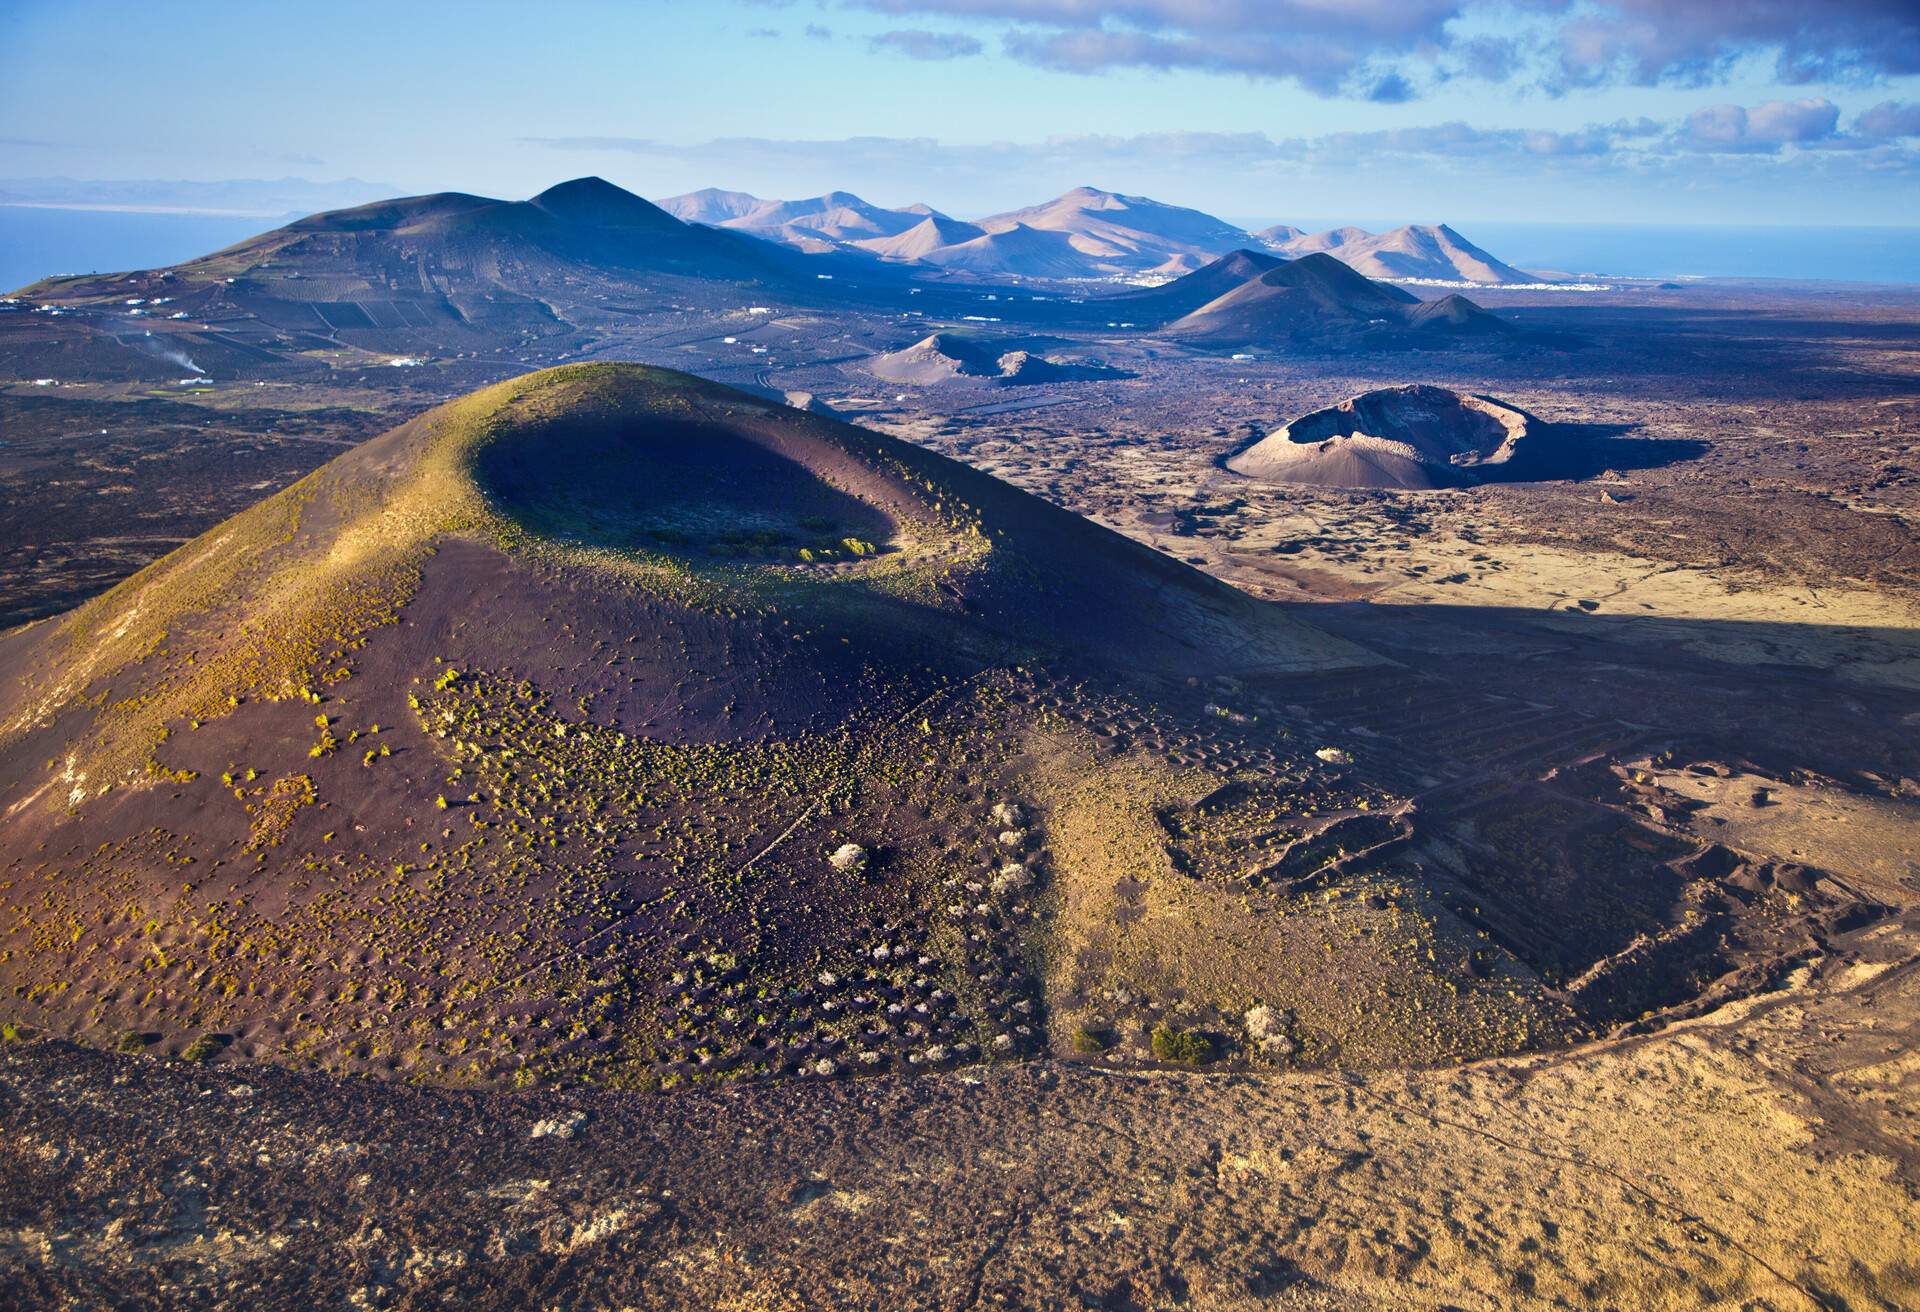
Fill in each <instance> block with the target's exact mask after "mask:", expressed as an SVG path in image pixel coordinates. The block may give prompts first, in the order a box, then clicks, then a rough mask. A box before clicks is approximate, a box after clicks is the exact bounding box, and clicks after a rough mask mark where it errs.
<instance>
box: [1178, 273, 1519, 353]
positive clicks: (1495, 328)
mask: <svg viewBox="0 0 1920 1312" xmlns="http://www.w3.org/2000/svg"><path fill="white" fill-rule="evenodd" d="M1202 272H1205V271H1204V270H1202ZM1195 276H1198V275H1195ZM1177 285H1178V284H1175V286H1177ZM1161 331H1162V332H1163V333H1164V334H1165V335H1166V336H1168V337H1174V338H1178V339H1180V340H1183V341H1187V342H1191V343H1194V344H1196V345H1203V346H1212V347H1229V346H1258V345H1267V344H1283V343H1288V342H1303V341H1313V340H1327V341H1341V340H1350V339H1353V338H1356V337H1361V338H1371V339H1375V340H1379V341H1383V342H1391V341H1396V340H1416V339H1419V338H1433V339H1444V338H1448V337H1456V336H1464V335H1481V334H1494V335H1497V334H1502V333H1505V332H1506V331H1507V329H1506V326H1505V325H1504V324H1502V323H1501V322H1500V320H1499V319H1497V318H1495V317H1494V316H1493V315H1491V314H1489V313H1487V312H1486V311H1485V310H1483V309H1481V308H1480V307H1479V306H1477V305H1475V304H1474V303H1473V302H1471V301H1469V300H1466V299H1465V298H1464V297H1460V296H1449V297H1447V298H1445V300H1442V301H1435V302H1433V303H1431V304H1423V303H1422V302H1421V301H1420V300H1419V299H1418V298H1416V297H1414V296H1412V295H1410V294H1408V293H1406V292H1403V291H1401V290H1400V289H1399V288H1397V287H1389V286H1387V285H1386V284H1384V283H1378V282H1374V281H1372V280H1371V279H1369V278H1366V277H1364V276H1362V275H1361V274H1358V273H1355V272H1354V271H1353V270H1352V269H1350V268H1348V267H1347V266H1346V265H1344V264H1342V263H1340V261H1338V260H1336V259H1334V258H1333V257H1332V256H1328V255H1308V256H1305V257H1303V258H1301V259H1298V260H1293V261H1290V262H1288V263H1285V264H1280V265H1278V266H1277V267H1273V268H1269V269H1267V270H1265V271H1264V272H1260V273H1257V274H1255V275H1254V276H1252V277H1249V278H1247V279H1246V280H1245V281H1243V282H1241V283H1240V284H1239V285H1238V286H1236V287H1234V288H1233V289H1232V290H1231V291H1228V292H1225V293H1223V294H1222V295H1220V296H1217V297H1215V298H1214V299H1213V300H1211V301H1208V302H1207V303H1206V304H1204V305H1202V306H1200V307H1199V308H1198V309H1196V310H1193V311H1192V312H1190V313H1188V314H1185V315H1183V316H1182V317H1180V318H1178V319H1176V320H1174V321H1173V322H1172V323H1170V324H1168V325H1167V326H1166V327H1165V328H1163V329H1162V330H1161Z"/></svg>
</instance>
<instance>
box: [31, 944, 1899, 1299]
mask: <svg viewBox="0 0 1920 1312" xmlns="http://www.w3.org/2000/svg"><path fill="white" fill-rule="evenodd" d="M1915 929H1916V927H1915V926H1912V925H1907V926H1898V925H1895V926H1890V927H1887V928H1884V929H1882V930H1880V931H1876V932H1874V933H1873V934H1872V935H1871V936H1870V938H1869V940H1868V941H1865V942H1861V943H1859V944H1856V945H1853V947H1854V951H1855V953H1856V954H1857V955H1858V957H1859V964H1855V965H1852V966H1850V967H1843V966H1840V965H1838V964H1831V965H1826V964H1823V965H1821V966H1818V967H1815V968H1810V969H1806V970H1802V971H1801V972H1799V973H1798V974H1796V975H1795V976H1793V977H1792V978H1791V979H1790V980H1788V981H1787V982H1786V984H1785V986H1784V987H1783V988H1782V989H1780V990H1778V991H1776V992H1773V993H1768V994H1763V995H1760V996H1758V997H1755V998H1752V999H1749V1000H1747V1001H1745V1002H1742V1003H1739V1004H1736V1005H1734V1006H1731V1007H1728V1008H1724V1009H1722V1010H1721V1011H1719V1012H1717V1013H1715V1014H1714V1015H1712V1016H1711V1017H1709V1018H1706V1019H1704V1020H1701V1021H1698V1022H1694V1023H1690V1024H1684V1025H1681V1026H1679V1027H1677V1028H1674V1029H1672V1030H1669V1031H1667V1032H1665V1033H1663V1034H1660V1035H1658V1036H1654V1037H1650V1038H1641V1039H1630V1040H1625V1041H1615V1042H1610V1043H1605V1044H1599V1045H1595V1046H1593V1047H1590V1048H1588V1049H1585V1050H1578V1051H1573V1052H1569V1053H1563V1054H1557V1055H1551V1056H1540V1057H1534V1058H1528V1059H1524V1060H1512V1061H1497V1062H1488V1063H1483V1064H1479V1065H1475V1066H1471V1067H1466V1068H1461V1069H1456V1070H1449V1071H1430V1072H1428V1071H1416V1072H1406V1073H1385V1074H1377V1075H1370V1076H1358V1075H1346V1074H1338V1073H1331V1074H1330V1073H1300V1074H1294V1075H1278V1076H1273V1077H1267V1078H1260V1077H1251V1076H1244V1075H1240V1076H1222V1077H1206V1076H1200V1075H1177V1074H1138V1073H1136V1074H1121V1073H1107V1072H1103V1071H1099V1070H1096V1069H1093V1068H1089V1067H1084V1066H1078V1065H1072V1064H1064V1065H1063V1064H1059V1063H1052V1062H1042V1063H1030V1064H1026V1065H1020V1066H1014V1067H999V1068H992V1069H988V1070H984V1071H974V1072H969V1073H955V1074H951V1075H943V1076H936V1077H925V1078H921V1079H918V1080H906V1079H883V1080H878V1081H870V1082H863V1083H860V1084H845V1083H837V1082H824V1081H823V1082H810V1083H805V1084H800V1085H788V1086H775V1087H763V1088H752V1089H747V1088H743V1089H738V1090H732V1091H727V1092H716V1093H688V1094H683V1095H677V1096H666V1097H662V1096H651V1097H649V1096H627V1097H621V1096H609V1095H602V1096H598V1097H593V1096H585V1095H574V1096H571V1097H569V1096H567V1095H546V1096H528V1097H505V1098H502V1097H493V1098H487V1097H482V1096H477V1095H464V1094H449V1093H444V1092H433V1091H415V1090H410V1089H406V1088H404V1087H399V1086H394V1085H376V1084H368V1083H366V1082H363V1081H362V1082H356V1081H333V1080H328V1079H325V1078H322V1077H316V1076H301V1075H295V1074H290V1073H288V1072H285V1071H282V1070H277V1069H273V1068H267V1067H253V1068H248V1067H225V1068H220V1069H218V1070H202V1069H198V1068H194V1067H192V1066H190V1065H187V1064H185V1063H178V1062H176V1063H171V1064H169V1063H163V1062H157V1061H153V1060H150V1059H147V1058H139V1057H131V1058H129V1057H119V1056H114V1055H108V1054H98V1053H90V1052H85V1051H82V1050H79V1049H74V1048H69V1047H66V1046H64V1045H55V1044H39V1045H20V1044H10V1045H8V1047H7V1049H6V1056H5V1059H4V1061H3V1062H0V1109H4V1119H5V1122H6V1125H7V1127H8V1133H7V1135H6V1139H5V1143H4V1147H3V1148H0V1153H4V1156H5V1158H6V1159H7V1160H6V1169H5V1171H4V1173H3V1174H4V1177H5V1180H6V1181H7V1183H6V1185H5V1186H4V1192H3V1193H0V1198H4V1207H3V1208H0V1288H3V1289H5V1290H7V1291H8V1297H9V1300H10V1301H11V1302H12V1304H13V1305H15V1306H127V1307H167V1306H185V1305H189V1304H191V1305H193V1306H201V1307H248V1308H264V1307H316V1306H325V1305H345V1306H355V1307H363V1308H385V1307H394V1308H399V1307H426V1306H462V1307H508V1306H534V1305H537V1306H567V1307H572V1308H581V1309H585V1308H602V1307H605V1308H612V1307H663V1306H699V1307H712V1308H815V1307H832V1308H887V1309H906V1308H944V1307H1018V1308H1087V1307H1100V1308H1163V1307H1164V1308H1171V1307H1185V1308H1205V1309H1214V1308H1219V1309H1241V1308H1256V1307H1262V1308H1320V1309H1333V1308H1340V1309H1373V1308H1433V1309H1441V1308H1455V1309H1476V1310H1478V1309H1485V1310H1487V1312H1495V1310H1496V1309H1511V1308H1615V1309H1621V1310H1622V1312H1629V1310H1638V1309H1651V1308H1695V1307H1712V1308H1729V1309H1733V1308H1739V1309H1748V1310H1751V1312H1761V1310H1764V1309H1783V1310H1784V1309H1801V1308H1810V1309H1842V1308H1847V1309H1868V1308H1874V1309H1893V1308H1904V1307H1912V1306H1915V1300H1916V1299H1920V1263H1917V1262H1916V1257H1915V1255H1916V1254H1920V1208H1917V1207H1916V1202H1917V1201H1920V1192H1917V1186H1920V1174H1917V1173H1916V1172H1917V1168H1920V1116H1916V1112H1915V1105H1916V1104H1915V1099H1914V1094H1915V1092H1916V1086H1917V1085H1920V1065H1916V1063H1915V1062H1914V1060H1913V1056H1912V1054H1913V1050H1914V1049H1913V1043H1914V1039H1915V1037H1916V1031H1917V1030H1920V1025H1917V1024H1916V1021H1917V1020H1920V969H1917V967H1920V959H1917V958H1916V957H1915V956H1914V955H1913V949H1914V946H1915V944H1916V941H1917V940H1916V937H1915ZM1823 974H1824V975H1826V976H1828V977H1827V978H1821V976H1822V975H1823ZM323 1200H332V1201H323Z"/></svg>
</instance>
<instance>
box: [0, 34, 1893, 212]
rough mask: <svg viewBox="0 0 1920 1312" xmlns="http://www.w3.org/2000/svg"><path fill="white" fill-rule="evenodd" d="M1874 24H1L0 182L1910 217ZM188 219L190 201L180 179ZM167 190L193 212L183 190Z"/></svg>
mask: <svg viewBox="0 0 1920 1312" xmlns="http://www.w3.org/2000/svg"><path fill="white" fill-rule="evenodd" d="M1916 8H1920V7H1916V6H1914V5H1911V4H1905V3H1891V2H1889V0H1857V2H1856V0H1828V2H1827V3H1821V4H1813V3H1806V4H1788V3H1783V2H1782V0H1750V2H1749V0H1665V2H1664V3H1656V2H1655V0H1605V2H1601V0H1516V2H1515V3H1498V4H1486V3H1478V2H1476V0H1396V2H1394V3H1387V0H1344V2H1339V3H1336V0H1121V2H1120V3H1111V4H1109V3H1102V0H826V2H821V3H816V0H791V2H790V3H746V2H744V0H736V2H732V3H729V2H726V0H714V2H711V3H699V4H684V3H683V4H668V3H626V4H569V3H564V2H561V0H551V2H550V3H546V4H542V5H539V6H534V5H527V4H504V3H488V2H484V0H482V2H479V3H465V4H459V5H451V4H445V5H443V4H433V3H417V4H407V3H392V2H391V0H388V2H387V3H381V4H371V3H362V2H360V0H334V2H333V3H329V4H327V5H325V6H293V5H263V4H229V3H220V2H218V0H215V2H211V3H195V4H191V5H189V4H176V3H166V2H164V0H161V2H157V3H156V2H149V3H145V4H138V5H135V4H121V3H105V2H101V3H90V2H89V0H59V2H58V3H42V2H40V0H8V3H6V4H5V5H4V6H0V47H3V48H5V49H6V50H7V52H8V75H7V77H6V78H5V79H4V81H0V178H5V179H20V178H46V177H55V176H58V177H68V178H74V179H81V180H101V179H154V180H164V181H171V180H190V181H213V180H224V179H252V178H271V179H278V178H287V177H298V178H306V179H314V180H329V179H339V178H359V179H363V180H366V181H368V182H371V183H378V184H381V185H382V186H383V187H385V186H391V187H393V188H395V189H397V190H400V191H404V192H416V191H428V190H439V189H459V190H466V191H477V192H483V193H488V194H497V195H510V196H519V195H527V194H530V193H532V192H534V191H537V190H539V189H540V188H542V187H544V186H546V185H548V184H550V183H551V182H554V181H556V180H559V179H561V178H565V177H570V176H576V175H579V174H583V173H598V174H601V175H603V176H606V177H608V178H611V179H613V180H614V181H616V182H619V183H621V184H622V185H625V186H629V187H631V188H633V189H634V190H636V191H639V192H641V193H642V194H645V195H652V196H662V195H668V194H672V193H675V192H680V191H685V190H690V189H693V188H695V187H700V186H710V185H711V186H723V187H731V188H737V189H741V190H748V191H754V192H756V193H759V194H763V195H803V194H813V193H817V192H819V191H823V190H826V189H828V188H832V187H841V188H846V189H850V190H854V191H858V192H860V193H861V194H863V195H866V196H868V198H869V199H872V200H875V201H878V202H881V203H886V204H902V203H906V202H909V201H914V200H925V201H928V202H929V203H932V204H934V205H936V206H938V207H940V208H942V209H945V210H948V211H950V212H953V213H956V214H961V215H973V214H980V213H986V212H989V211H992V210H995V209H1001V208H1007V207H1011V206H1014V205H1019V204H1025V203H1030V202H1032V201H1035V200H1038V199H1041V198H1044V197H1046V196H1049V195H1052V194H1056V193H1058V192H1060V191H1062V190H1064V189H1066V188H1067V187H1070V186H1074V185H1077V184H1080V183H1083V182H1084V183H1092V184H1095V185H1099V186H1103V187H1108V188H1111V189H1114V190H1120V191H1128V192H1139V193H1145V194H1150V195H1154V196H1157V197H1159V198H1161V199H1165V200H1171V201H1177V202H1180V203H1185V204H1191V205H1196V206H1199V207H1201V208H1204V209H1208V210H1211V211H1213V212H1216V213H1220V214H1224V215H1228V216H1232V217H1255V216H1258V217H1264V218H1271V219H1289V218H1338V217H1346V216H1369V217H1371V216H1380V217H1398V218H1403V219H1406V220H1436V219H1446V220H1452V221H1456V222H1467V221H1472V220H1475V219H1492V218H1501V219H1508V220H1547V221H1556V220H1557V221H1616V222H1617V221H1647V222H1707V223H1731V222H1739V223H1756V222H1761V223H1764V222H1788V223H1866V224H1871V223H1900V222H1912V221H1913V216H1914V215H1915V214H1916V213H1920V17H1916V15H1915V13H1914V11H1915V10H1916ZM183 195H190V193H183ZM183 203H192V202H191V200H188V201H185V202H183Z"/></svg>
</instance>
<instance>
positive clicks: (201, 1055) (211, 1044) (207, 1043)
mask: <svg viewBox="0 0 1920 1312" xmlns="http://www.w3.org/2000/svg"><path fill="white" fill-rule="evenodd" d="M226 1046H227V1041H226V1039H225V1038H224V1037H222V1036H221V1035H218V1034H202V1035H201V1036H200V1037H199V1038H197V1039H195V1040H194V1041H193V1042H192V1043H189V1044H188V1045H187V1047H186V1050H185V1051H184V1052H182V1053H181V1054H180V1055H181V1056H182V1057H185V1058H186V1059H187V1060H188V1061H212V1060H213V1059H214V1058H215V1057H218V1056H219V1055H220V1051H221V1049H223V1048H225V1047H226Z"/></svg>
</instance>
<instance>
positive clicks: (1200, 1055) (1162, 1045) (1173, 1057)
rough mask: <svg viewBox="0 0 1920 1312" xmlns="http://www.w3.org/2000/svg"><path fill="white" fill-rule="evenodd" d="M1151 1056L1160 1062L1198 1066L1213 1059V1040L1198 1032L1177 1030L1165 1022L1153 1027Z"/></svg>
mask: <svg viewBox="0 0 1920 1312" xmlns="http://www.w3.org/2000/svg"><path fill="white" fill-rule="evenodd" d="M1152 1043H1153V1055H1154V1056H1156V1057H1158V1058H1159V1059H1160V1060H1161V1061H1177V1062H1180V1063H1181V1064H1183V1065H1186V1066H1199V1065H1201V1064H1203V1063H1205V1062H1208V1061H1211V1060H1212V1059H1213V1040H1211V1039H1209V1038H1208V1037H1207V1036H1206V1035H1204V1034H1202V1033H1200V1032H1199V1031H1198V1030H1177V1029H1175V1028H1173V1026H1171V1025H1169V1024H1167V1023H1166V1022H1165V1021H1162V1022H1160V1024H1158V1025H1155V1026H1154V1027H1153V1038H1152Z"/></svg>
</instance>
